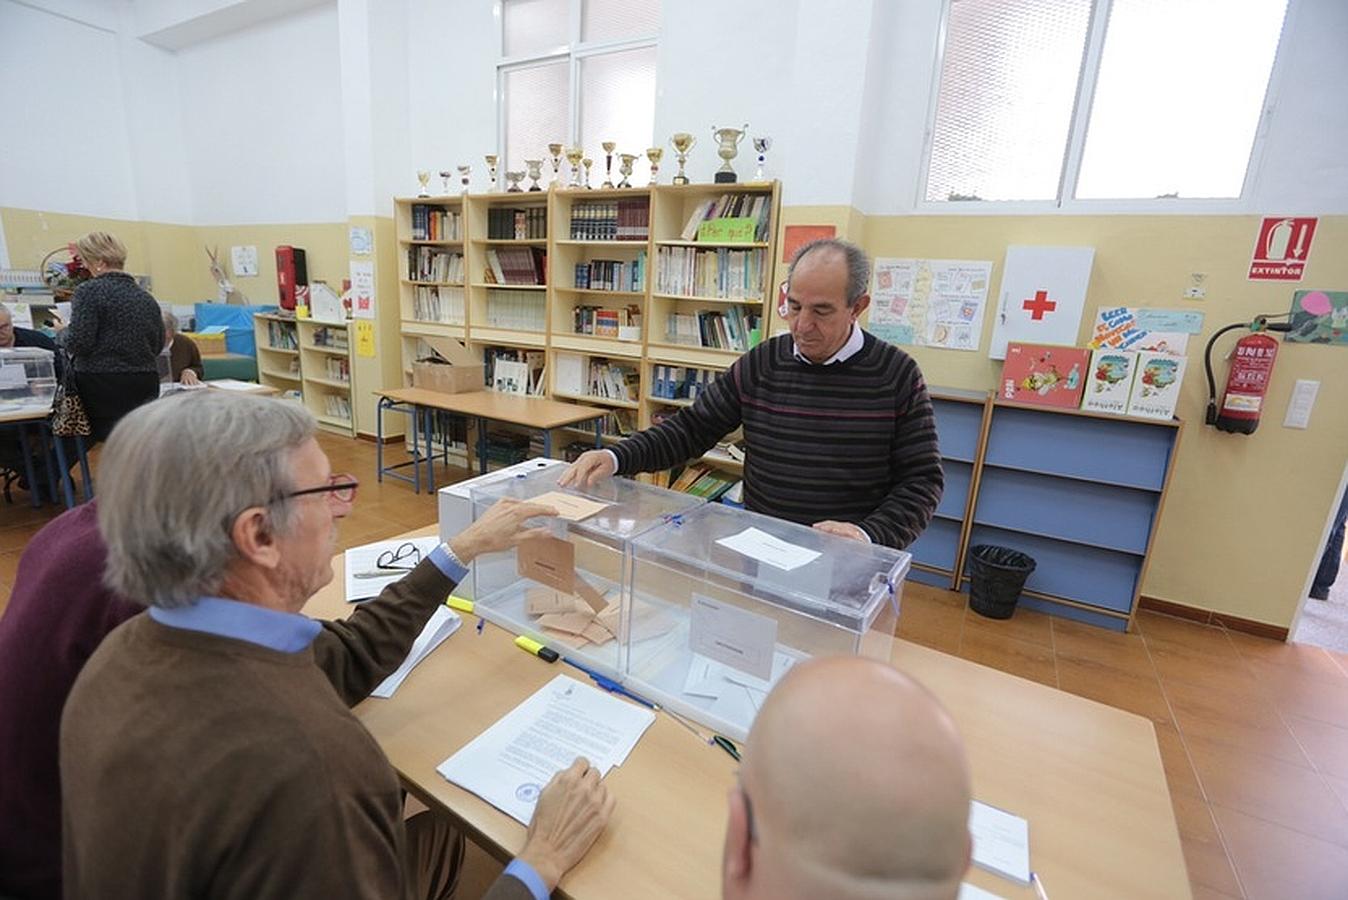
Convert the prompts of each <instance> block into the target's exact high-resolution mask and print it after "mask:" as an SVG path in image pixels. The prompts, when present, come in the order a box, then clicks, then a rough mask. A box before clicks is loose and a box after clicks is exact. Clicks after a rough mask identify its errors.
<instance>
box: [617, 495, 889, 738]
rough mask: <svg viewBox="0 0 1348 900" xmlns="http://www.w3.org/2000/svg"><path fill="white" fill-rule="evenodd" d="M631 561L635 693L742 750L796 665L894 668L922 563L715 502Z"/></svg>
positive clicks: (664, 531) (627, 627)
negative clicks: (841, 660)
mask: <svg viewBox="0 0 1348 900" xmlns="http://www.w3.org/2000/svg"><path fill="white" fill-rule="evenodd" d="M630 556H631V560H630V566H631V570H630V572H629V575H628V585H629V598H628V604H627V607H626V608H625V610H624V611H625V617H624V620H623V623H622V629H623V633H624V635H625V636H626V638H625V642H624V647H623V654H624V659H623V669H624V673H625V678H624V682H623V683H624V686H625V687H627V688H628V689H629V690H631V691H633V692H635V693H637V694H640V695H641V696H643V697H646V698H648V699H650V700H653V701H654V702H656V703H658V704H660V705H661V706H664V707H666V708H667V709H670V710H673V711H674V712H676V713H680V714H682V715H684V716H687V717H688V718H691V719H694V720H696V721H698V722H700V723H702V724H703V725H705V726H707V727H709V728H712V729H715V730H716V731H717V732H719V733H721V734H724V735H727V736H729V737H732V738H735V739H738V740H743V739H744V738H745V736H746V735H747V734H748V731H749V726H750V725H751V724H752V723H753V720H754V716H755V715H757V713H758V709H759V707H760V706H761V705H762V703H763V700H764V699H765V698H766V697H767V693H768V691H769V690H771V688H772V686H773V685H774V684H775V683H776V682H777V680H778V679H779V678H781V677H782V675H784V674H785V673H786V672H787V670H789V669H790V668H791V666H793V665H795V664H796V663H798V662H801V661H803V660H806V659H809V658H810V657H814V656H867V657H872V658H874V659H878V660H881V661H884V662H888V661H889V658H890V653H891V650H892V648H893V640H894V637H893V635H894V629H895V627H896V626H897V625H898V615H899V602H900V599H901V597H902V593H903V580H904V577H905V576H906V575H907V573H908V567H909V563H910V562H911V559H912V557H911V556H910V555H909V554H907V553H905V552H903V551H901V550H895V549H893V548H890V547H882V546H878V545H874V544H868V543H862V542H860V541H853V540H848V539H846V538H841V537H837V536H835V535H831V534H826V533H824V532H822V531H817V530H815V529H813V528H809V527H807V526H805V525H797V524H795V523H793V522H786V521H783V520H781V519H774V518H771V517H769V516H764V515H759V514H757V513H752V512H746V511H744V510H740V509H733V508H730V507H727V506H722V505H720V504H715V503H712V504H708V505H706V506H703V507H700V508H698V509H695V510H692V511H691V512H689V513H688V514H687V515H684V516H680V517H679V518H677V519H674V520H672V521H670V522H668V523H666V524H664V525H662V526H660V527H659V528H655V529H652V530H651V531H647V532H646V533H645V534H643V535H641V536H640V537H638V538H637V539H635V540H634V541H633V542H632V549H631V554H630Z"/></svg>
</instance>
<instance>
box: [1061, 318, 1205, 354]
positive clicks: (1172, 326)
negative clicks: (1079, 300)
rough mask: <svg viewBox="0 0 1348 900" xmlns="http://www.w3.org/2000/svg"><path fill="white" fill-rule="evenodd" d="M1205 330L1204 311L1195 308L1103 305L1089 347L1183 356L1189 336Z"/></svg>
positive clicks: (1092, 330) (1092, 331)
mask: <svg viewBox="0 0 1348 900" xmlns="http://www.w3.org/2000/svg"><path fill="white" fill-rule="evenodd" d="M1202 329H1203V314H1202V313H1201V312H1198V311H1196V310H1168V309H1149V308H1145V307H1137V306H1102V307H1100V308H1099V309H1097V310H1096V311H1095V327H1094V328H1092V329H1091V337H1090V340H1089V341H1088V342H1087V346H1089V347H1090V348H1091V349H1093V350H1095V349H1101V348H1103V349H1105V350H1151V351H1154V352H1157V353H1168V354H1170V355H1171V356H1183V355H1184V354H1185V352H1186V350H1187V349H1188V346H1189V335H1191V334H1198V332H1200V331H1202Z"/></svg>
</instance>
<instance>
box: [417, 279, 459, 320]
mask: <svg viewBox="0 0 1348 900" xmlns="http://www.w3.org/2000/svg"><path fill="white" fill-rule="evenodd" d="M463 312H464V301H463V288H461V287H444V286H428V285H417V286H416V287H415V288H414V290H413V293H412V318H414V319H417V320H418V321H421V322H440V323H443V324H445V325H462V324H463V323H464V314H463Z"/></svg>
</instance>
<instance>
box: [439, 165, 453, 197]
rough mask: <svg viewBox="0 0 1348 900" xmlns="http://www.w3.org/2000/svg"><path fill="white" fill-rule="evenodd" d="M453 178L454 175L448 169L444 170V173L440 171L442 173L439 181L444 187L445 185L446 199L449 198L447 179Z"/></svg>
mask: <svg viewBox="0 0 1348 900" xmlns="http://www.w3.org/2000/svg"><path fill="white" fill-rule="evenodd" d="M453 177H454V173H453V172H451V171H450V170H449V169H445V170H444V171H442V172H441V173H440V180H441V181H442V182H444V185H445V196H446V197H448V196H449V179H451V178H453Z"/></svg>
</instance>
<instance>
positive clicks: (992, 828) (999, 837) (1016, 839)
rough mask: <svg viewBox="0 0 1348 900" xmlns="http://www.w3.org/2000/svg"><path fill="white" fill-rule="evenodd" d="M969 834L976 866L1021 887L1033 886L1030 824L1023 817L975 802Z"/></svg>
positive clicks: (970, 807)
mask: <svg viewBox="0 0 1348 900" xmlns="http://www.w3.org/2000/svg"><path fill="white" fill-rule="evenodd" d="M969 833H970V834H972V835H973V839H974V865H976V866H978V867H979V868H981V869H987V870H988V871H989V872H992V873H993V874H995V875H1001V876H1002V877H1003V878H1010V879H1011V880H1012V881H1018V882H1020V883H1021V884H1025V885H1028V884H1029V883H1030V823H1029V822H1026V821H1025V820H1024V819H1022V818H1021V817H1020V816H1014V815H1012V814H1011V813H1009V812H1005V811H1004V810H1000V809H997V808H996V807H995V806H988V805H987V804H986V803H979V802H978V801H977V800H975V801H973V803H972V804H970V806H969Z"/></svg>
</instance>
